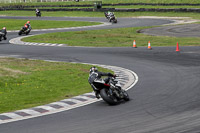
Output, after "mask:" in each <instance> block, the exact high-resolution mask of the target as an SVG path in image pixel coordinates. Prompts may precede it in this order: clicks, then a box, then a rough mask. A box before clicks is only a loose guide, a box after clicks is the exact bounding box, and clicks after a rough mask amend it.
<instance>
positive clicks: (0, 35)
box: [0, 32, 7, 41]
mask: <svg viewBox="0 0 200 133" xmlns="http://www.w3.org/2000/svg"><path fill="white" fill-rule="evenodd" d="M6 39H7V37H6V36H5V34H4V33H2V32H0V41H2V40H6Z"/></svg>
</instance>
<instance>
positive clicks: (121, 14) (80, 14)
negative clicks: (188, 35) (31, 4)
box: [0, 11, 200, 19]
mask: <svg viewBox="0 0 200 133" xmlns="http://www.w3.org/2000/svg"><path fill="white" fill-rule="evenodd" d="M0 15H6V16H35V12H34V11H0ZM115 15H116V17H137V16H165V17H191V18H192V19H200V15H199V13H191V12H190V13H189V12H187V13H186V12H115ZM42 16H45V17H50V16H51V17H105V16H104V13H103V12H84V11H56V12H45V11H44V12H42Z"/></svg>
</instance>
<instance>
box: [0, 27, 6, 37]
mask: <svg viewBox="0 0 200 133" xmlns="http://www.w3.org/2000/svg"><path fill="white" fill-rule="evenodd" d="M0 32H1V33H3V38H4V40H6V39H7V37H6V35H7V30H6V27H3V28H2V30H1V31H0Z"/></svg>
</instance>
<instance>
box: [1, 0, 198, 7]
mask: <svg viewBox="0 0 200 133" xmlns="http://www.w3.org/2000/svg"><path fill="white" fill-rule="evenodd" d="M17 1H18V3H11V4H10V3H6V4H3V3H2V4H1V6H9V5H24V6H36V5H86V4H91V5H93V3H94V1H96V0H94V1H87V0H86V1H80V2H75V1H69V2H36V0H32V2H30V3H29V2H27V3H19V2H20V1H19V0H17ZM101 1H102V3H103V4H117V3H158V4H161V3H162V4H163V3H180V4H182V3H190V4H199V3H200V2H199V0H162V1H161V0H101Z"/></svg>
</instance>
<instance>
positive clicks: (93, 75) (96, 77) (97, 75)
mask: <svg viewBox="0 0 200 133" xmlns="http://www.w3.org/2000/svg"><path fill="white" fill-rule="evenodd" d="M102 76H111V77H115V76H116V75H115V74H112V73H104V72H100V71H98V69H97V68H96V67H95V66H93V67H91V68H90V74H89V78H88V82H89V83H90V85H92V84H93V83H95V82H97V81H102V80H104V82H105V83H108V81H109V78H105V79H101V77H102ZM92 88H93V90H94V92H95V95H96V98H98V99H99V98H100V96H99V91H97V90H96V89H95V88H94V87H93V86H92Z"/></svg>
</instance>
